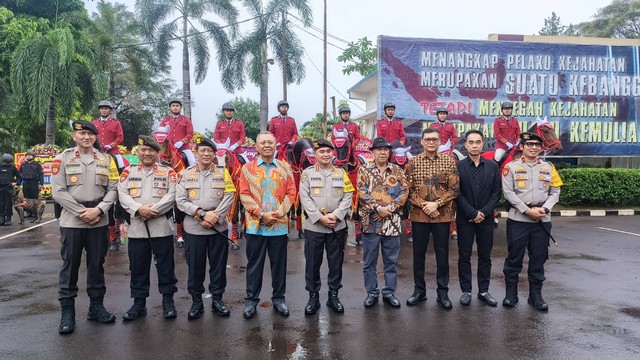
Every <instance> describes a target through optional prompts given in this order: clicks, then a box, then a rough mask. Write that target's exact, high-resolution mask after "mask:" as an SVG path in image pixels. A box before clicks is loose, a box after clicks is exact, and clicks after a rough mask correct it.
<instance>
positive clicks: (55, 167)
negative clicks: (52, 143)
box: [51, 155, 62, 175]
mask: <svg viewBox="0 0 640 360" xmlns="http://www.w3.org/2000/svg"><path fill="white" fill-rule="evenodd" d="M59 156H60V155H58V156H56V158H55V160H53V163H52V164H51V174H53V175H58V173H59V172H60V165H61V164H62V160H60V158H59Z"/></svg>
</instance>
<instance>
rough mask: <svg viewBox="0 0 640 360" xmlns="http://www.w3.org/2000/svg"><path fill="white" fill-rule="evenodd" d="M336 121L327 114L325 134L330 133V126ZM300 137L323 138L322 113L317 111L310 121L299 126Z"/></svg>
mask: <svg viewBox="0 0 640 360" xmlns="http://www.w3.org/2000/svg"><path fill="white" fill-rule="evenodd" d="M336 122H337V121H335V120H332V119H331V116H329V114H327V135H328V134H330V133H331V126H333V125H334V124H335V123H336ZM300 137H303V138H309V139H312V140H317V139H324V117H323V116H322V113H317V114H316V116H314V117H313V119H311V120H310V121H307V122H305V123H304V124H303V125H302V127H301V128H300Z"/></svg>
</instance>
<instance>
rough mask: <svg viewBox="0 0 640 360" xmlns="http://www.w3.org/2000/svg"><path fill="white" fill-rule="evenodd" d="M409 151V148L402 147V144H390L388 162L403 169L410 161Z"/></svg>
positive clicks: (396, 142) (395, 142) (397, 142)
mask: <svg viewBox="0 0 640 360" xmlns="http://www.w3.org/2000/svg"><path fill="white" fill-rule="evenodd" d="M410 150H411V146H408V147H403V146H402V143H400V141H398V140H396V141H394V142H392V143H391V158H390V159H389V160H390V161H391V162H392V163H394V164H397V165H398V166H400V167H404V166H405V165H406V164H407V162H408V161H409V160H411V153H410V152H409V151H410Z"/></svg>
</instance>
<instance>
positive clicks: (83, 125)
mask: <svg viewBox="0 0 640 360" xmlns="http://www.w3.org/2000/svg"><path fill="white" fill-rule="evenodd" d="M71 128H72V129H73V131H80V130H89V131H91V132H92V133H94V134H96V135H98V128H96V126H95V125H93V124H92V123H90V122H88V121H85V120H76V121H74V122H73V123H71Z"/></svg>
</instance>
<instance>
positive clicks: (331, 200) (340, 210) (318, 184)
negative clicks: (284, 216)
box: [300, 165, 355, 234]
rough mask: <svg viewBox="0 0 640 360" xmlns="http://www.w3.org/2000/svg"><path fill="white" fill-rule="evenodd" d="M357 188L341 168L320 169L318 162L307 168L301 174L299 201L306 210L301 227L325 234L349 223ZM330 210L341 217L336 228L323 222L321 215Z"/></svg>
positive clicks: (328, 212) (340, 228) (342, 227)
mask: <svg viewBox="0 0 640 360" xmlns="http://www.w3.org/2000/svg"><path fill="white" fill-rule="evenodd" d="M354 191H355V189H354V188H353V184H352V183H351V180H349V176H348V175H347V173H346V172H345V171H344V169H342V168H339V167H334V166H331V167H330V168H328V169H321V168H320V166H319V165H315V166H310V167H308V168H306V169H305V170H304V171H303V172H302V175H301V177H300V203H301V204H302V208H303V209H304V212H305V214H306V217H305V219H304V221H303V222H302V227H303V228H304V229H305V230H311V231H315V232H318V233H325V234H328V233H331V232H333V231H337V230H342V229H344V228H345V227H347V222H346V221H344V218H345V216H347V214H348V213H349V211H350V209H351V199H352V197H353V192H354ZM330 213H332V214H334V215H335V216H336V217H337V218H338V222H337V223H336V226H335V227H334V228H333V230H332V229H330V228H328V227H326V226H324V225H322V223H321V222H320V218H321V217H322V215H324V214H330Z"/></svg>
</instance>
